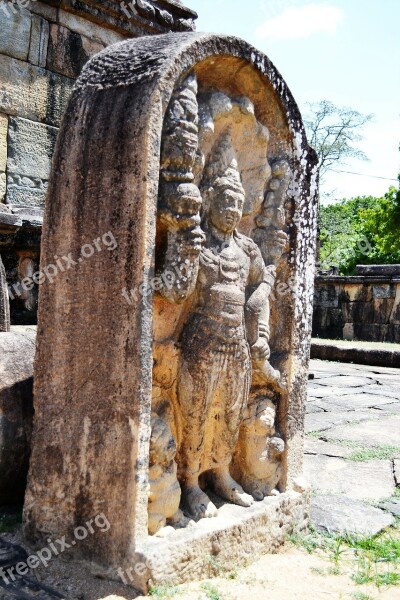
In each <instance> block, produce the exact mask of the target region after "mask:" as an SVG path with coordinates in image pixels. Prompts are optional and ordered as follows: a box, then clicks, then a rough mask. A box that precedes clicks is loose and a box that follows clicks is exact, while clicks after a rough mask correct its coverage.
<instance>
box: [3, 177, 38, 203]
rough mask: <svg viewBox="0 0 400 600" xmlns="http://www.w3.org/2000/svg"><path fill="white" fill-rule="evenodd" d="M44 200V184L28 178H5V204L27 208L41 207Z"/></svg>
mask: <svg viewBox="0 0 400 600" xmlns="http://www.w3.org/2000/svg"><path fill="white" fill-rule="evenodd" d="M45 198H46V189H45V187H44V182H40V183H39V182H37V181H36V182H35V181H32V180H30V179H29V178H24V181H23V180H22V179H21V178H14V177H13V176H10V175H8V177H7V192H6V203H7V204H22V205H27V206H37V207H43V206H44V202H45Z"/></svg>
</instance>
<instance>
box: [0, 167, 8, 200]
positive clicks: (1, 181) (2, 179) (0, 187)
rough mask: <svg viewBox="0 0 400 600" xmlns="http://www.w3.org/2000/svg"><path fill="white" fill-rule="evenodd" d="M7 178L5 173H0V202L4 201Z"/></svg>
mask: <svg viewBox="0 0 400 600" xmlns="http://www.w3.org/2000/svg"><path fill="white" fill-rule="evenodd" d="M6 187H7V178H6V174H5V173H0V202H4V200H5V196H6Z"/></svg>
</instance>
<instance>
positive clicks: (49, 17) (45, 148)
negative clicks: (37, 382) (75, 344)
mask: <svg viewBox="0 0 400 600" xmlns="http://www.w3.org/2000/svg"><path fill="white" fill-rule="evenodd" d="M196 18H197V14H196V13H195V12H194V11H191V10H190V9H188V8H186V7H184V6H183V5H182V4H181V3H180V2H177V1H176V0H154V1H151V2H150V1H145V0H132V1H128V0H126V1H125V2H124V1H120V0H88V1H87V2H80V0H43V1H38V0H13V1H11V0H0V257H1V259H2V261H3V263H4V266H5V270H6V275H7V283H8V284H9V285H12V286H14V285H16V284H18V281H19V280H20V279H21V273H23V272H24V269H22V268H21V261H24V260H25V261H26V259H29V260H31V261H32V268H33V269H34V270H35V269H36V268H37V266H38V263H39V247H40V230H38V219H39V221H40V214H39V215H38V211H39V212H40V210H42V209H43V207H44V203H45V197H46V192H47V187H48V181H49V176H50V169H51V159H52V155H53V151H54V147H55V142H56V138H57V132H58V128H59V126H60V123H61V119H62V115H63V112H64V110H65V107H66V105H67V101H68V98H69V95H70V93H71V90H72V87H73V85H74V82H75V80H76V79H77V77H78V76H79V74H80V72H81V70H82V67H83V66H84V64H85V63H86V62H87V61H88V60H89V58H91V57H92V56H93V55H94V54H96V53H97V52H99V51H100V50H102V49H103V48H105V47H107V46H109V45H110V44H113V43H115V42H118V41H121V40H124V39H127V38H129V37H139V36H144V35H154V34H161V33H168V32H170V31H192V30H194V28H195V27H194V20H195V19H196ZM27 207H29V208H31V209H32V210H34V211H36V212H35V214H34V221H35V223H34V225H33V227H30V226H29V227H28V228H27V227H25V231H24V233H23V235H21V232H20V231H19V230H18V228H13V230H12V232H11V231H10V229H9V228H8V227H6V228H5V229H4V227H3V226H2V223H3V221H4V218H5V219H6V221H9V218H10V216H9V213H12V214H16V213H17V212H18V211H19V210H21V209H23V210H24V211H25V209H26V208H27ZM4 215H7V216H6V217H4ZM22 223H23V224H25V225H26V224H27V220H26V219H25V220H24V219H22ZM28 224H29V223H28ZM39 227H40V224H39ZM28 230H29V231H31V233H32V236H33V237H32V236H31V237H30V236H29V233H28ZM25 270H26V269H25ZM34 295H35V294H33V296H34ZM36 295H37V290H36ZM11 318H12V323H13V324H28V325H29V324H34V323H35V322H36V306H35V302H33V301H32V294H30V301H29V302H28V303H27V301H26V298H22V297H18V298H15V299H13V298H12V299H11Z"/></svg>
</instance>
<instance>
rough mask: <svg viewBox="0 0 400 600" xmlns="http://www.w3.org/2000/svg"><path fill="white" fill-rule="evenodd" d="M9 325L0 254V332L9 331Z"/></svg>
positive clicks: (5, 283)
mask: <svg viewBox="0 0 400 600" xmlns="http://www.w3.org/2000/svg"><path fill="white" fill-rule="evenodd" d="M10 325H11V322H10V304H9V300H8V288H7V279H6V271H5V269H4V265H3V261H2V260H1V256H0V333H3V332H5V331H10Z"/></svg>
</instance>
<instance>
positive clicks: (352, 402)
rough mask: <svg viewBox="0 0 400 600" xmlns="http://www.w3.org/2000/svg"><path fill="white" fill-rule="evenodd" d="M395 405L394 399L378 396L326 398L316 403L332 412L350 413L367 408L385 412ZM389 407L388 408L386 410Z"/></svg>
mask: <svg viewBox="0 0 400 600" xmlns="http://www.w3.org/2000/svg"><path fill="white" fill-rule="evenodd" d="M391 404H393V398H388V397H386V396H378V395H377V394H368V393H365V392H364V393H361V394H348V395H346V396H343V397H340V396H339V397H338V398H332V396H328V397H325V398H323V399H319V400H317V401H316V405H317V406H319V407H321V408H323V409H324V410H327V411H328V412H331V411H332V410H339V411H343V410H346V411H349V410H357V411H358V410H363V409H366V408H372V407H374V406H380V407H382V409H383V410H390V408H389V406H387V405H391ZM386 406H387V408H385V407H386Z"/></svg>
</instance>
